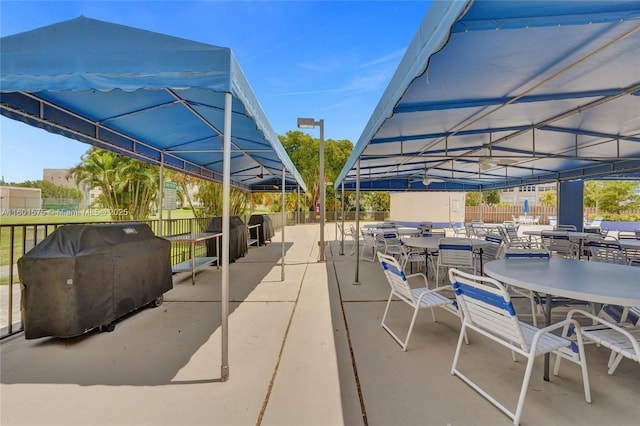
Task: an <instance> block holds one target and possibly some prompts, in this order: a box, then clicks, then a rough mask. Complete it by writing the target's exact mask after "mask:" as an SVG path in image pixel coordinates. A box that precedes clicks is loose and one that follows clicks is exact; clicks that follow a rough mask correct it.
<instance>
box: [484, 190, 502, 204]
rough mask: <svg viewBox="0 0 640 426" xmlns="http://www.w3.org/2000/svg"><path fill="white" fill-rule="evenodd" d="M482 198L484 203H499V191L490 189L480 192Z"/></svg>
mask: <svg viewBox="0 0 640 426" xmlns="http://www.w3.org/2000/svg"><path fill="white" fill-rule="evenodd" d="M482 199H483V201H484V202H485V203H486V204H491V205H496V204H499V203H500V191H498V190H497V189H492V190H490V191H483V192H482Z"/></svg>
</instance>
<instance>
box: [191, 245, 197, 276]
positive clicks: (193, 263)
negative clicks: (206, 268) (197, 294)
mask: <svg viewBox="0 0 640 426" xmlns="http://www.w3.org/2000/svg"><path fill="white" fill-rule="evenodd" d="M191 285H196V243H195V242H192V243H191Z"/></svg>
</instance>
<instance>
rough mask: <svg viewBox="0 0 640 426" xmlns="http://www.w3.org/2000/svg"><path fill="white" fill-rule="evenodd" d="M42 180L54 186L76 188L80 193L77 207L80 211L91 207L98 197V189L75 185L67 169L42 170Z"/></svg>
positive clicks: (81, 184)
mask: <svg viewBox="0 0 640 426" xmlns="http://www.w3.org/2000/svg"><path fill="white" fill-rule="evenodd" d="M42 180H47V181H49V182H53V183H55V184H56V185H60V186H64V187H67V188H76V189H79V190H80V192H82V200H81V201H80V205H79V206H78V207H79V208H81V209H86V208H89V207H91V205H92V204H93V202H94V201H95V199H96V198H97V197H98V196H99V195H100V192H101V191H100V189H98V188H93V189H92V188H90V187H89V186H88V185H86V184H84V183H82V182H81V183H80V184H79V185H76V182H75V180H74V179H73V178H71V177H69V169H43V170H42Z"/></svg>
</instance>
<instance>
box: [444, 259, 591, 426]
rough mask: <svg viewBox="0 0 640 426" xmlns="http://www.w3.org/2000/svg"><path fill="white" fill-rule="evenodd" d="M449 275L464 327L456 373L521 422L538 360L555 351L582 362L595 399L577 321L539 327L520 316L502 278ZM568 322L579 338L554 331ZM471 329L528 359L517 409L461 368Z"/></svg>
mask: <svg viewBox="0 0 640 426" xmlns="http://www.w3.org/2000/svg"><path fill="white" fill-rule="evenodd" d="M449 279H450V280H451V283H452V286H453V289H454V291H455V293H456V300H457V303H458V309H459V310H460V311H461V312H462V329H461V330H460V337H459V339H458V345H457V347H456V352H455V355H454V358H453V365H452V367H451V374H452V375H455V376H458V377H460V379H462V380H463V381H464V382H465V383H467V384H468V385H469V386H471V387H472V388H473V389H474V390H475V391H477V392H478V393H479V394H480V395H482V396H483V397H484V398H486V399H487V400H488V401H489V402H491V403H492V404H493V405H495V406H496V407H497V408H498V409H499V410H500V411H502V412H503V413H504V414H506V415H507V416H509V417H510V418H511V419H513V424H514V425H518V424H519V422H520V417H521V416H522V411H523V408H524V401H525V398H526V395H527V390H528V387H529V381H530V379H531V373H532V371H533V364H534V361H535V359H536V357H538V356H539V355H544V354H546V353H554V354H555V355H556V356H557V357H562V358H565V359H568V360H570V361H572V362H575V363H576V364H578V365H580V367H581V370H582V380H583V383H584V396H585V400H586V401H587V402H591V390H590V388H589V376H588V372H587V362H586V359H585V353H584V345H583V342H582V335H581V334H580V332H579V325H578V322H577V321H575V320H573V319H565V320H564V321H561V322H559V323H557V324H553V325H550V326H548V327H545V328H542V329H538V328H537V327H534V326H532V325H529V324H527V323H524V322H521V321H519V320H518V316H517V315H516V312H515V310H514V308H513V304H512V303H511V298H510V296H509V293H508V291H507V290H506V288H505V287H504V286H503V285H502V284H501V283H500V282H498V281H496V280H494V279H492V278H488V277H482V276H476V275H472V274H467V273H465V272H463V271H459V270H457V269H455V268H452V269H450V270H449ZM565 326H573V327H575V329H576V330H578V331H577V333H576V336H577V338H576V342H573V341H571V340H570V339H568V338H565V337H561V336H557V335H555V334H553V333H552V331H554V330H558V329H562V328H563V327H565ZM467 329H471V330H474V331H476V332H478V333H480V334H481V335H483V336H485V337H487V338H489V339H491V340H493V341H494V342H496V343H498V344H500V345H502V346H504V347H506V348H508V349H510V350H511V353H512V358H513V360H514V361H516V354H520V355H522V356H524V357H525V358H526V359H527V365H526V369H525V373H524V378H523V381H522V386H521V388H520V395H519V397H518V403H517V405H516V409H515V411H511V410H509V409H508V408H507V407H506V406H505V405H503V404H502V403H501V402H499V401H498V400H497V399H495V398H494V397H493V396H491V395H490V394H489V393H488V392H486V391H485V390H484V389H482V388H481V387H480V386H479V385H478V384H476V383H475V382H473V381H472V380H471V379H470V378H469V377H467V376H466V375H465V374H463V373H462V372H461V371H460V370H458V368H457V367H458V361H459V359H460V350H461V348H462V341H463V337H464V336H465V333H466V330H467ZM498 362H500V361H498ZM559 367H560V363H559V362H556V368H554V371H553V373H554V375H557V374H558V369H559Z"/></svg>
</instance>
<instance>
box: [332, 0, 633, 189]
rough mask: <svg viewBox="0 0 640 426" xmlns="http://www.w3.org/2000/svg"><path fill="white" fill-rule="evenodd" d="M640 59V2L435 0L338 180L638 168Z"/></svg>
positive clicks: (437, 180) (482, 180)
mask: <svg viewBox="0 0 640 426" xmlns="http://www.w3.org/2000/svg"><path fill="white" fill-rule="evenodd" d="M639 70H640V2H639V1H495V0H490V1H488V0H475V1H447V2H445V1H434V2H433V3H432V4H431V7H430V9H429V11H428V13H427V15H426V17H425V19H424V21H423V22H422V24H421V26H420V28H419V29H418V32H417V34H416V35H415V37H414V39H413V41H412V42H411V44H410V46H409V47H408V49H407V52H406V54H405V56H404V58H403V60H402V61H401V63H400V65H399V66H398V69H397V70H396V73H395V74H394V76H393V78H392V80H391V82H390V83H389V85H388V87H387V89H386V91H385V92H384V94H383V96H382V98H381V99H380V101H379V103H378V105H377V107H376V109H375V111H374V112H373V114H372V116H371V118H370V120H369V122H368V123H367V125H366V127H365V129H364V131H363V133H362V135H361V137H360V139H359V140H358V142H357V143H356V145H355V147H354V150H353V153H352V155H351V157H350V158H349V160H348V161H347V163H346V165H345V167H344V168H343V170H342V171H341V173H340V174H339V176H338V178H337V180H336V182H335V185H336V188H338V185H340V184H341V183H343V182H344V184H345V188H347V189H353V188H354V187H355V182H356V167H357V165H358V162H359V163H360V181H361V185H360V187H361V189H362V190H393V191H402V190H412V191H413V190H425V189H428V190H469V191H475V190H478V189H481V188H482V189H498V188H505V187H512V186H519V185H535V184H538V183H545V182H549V181H563V180H572V179H588V178H595V177H599V176H618V177H630V176H636V177H637V176H638V172H639V171H640V118H639V117H640V96H638V95H639V94H640V72H639ZM425 175H428V176H427V178H428V179H425ZM423 181H424V182H425V183H427V184H428V186H425V185H424V184H423Z"/></svg>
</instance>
